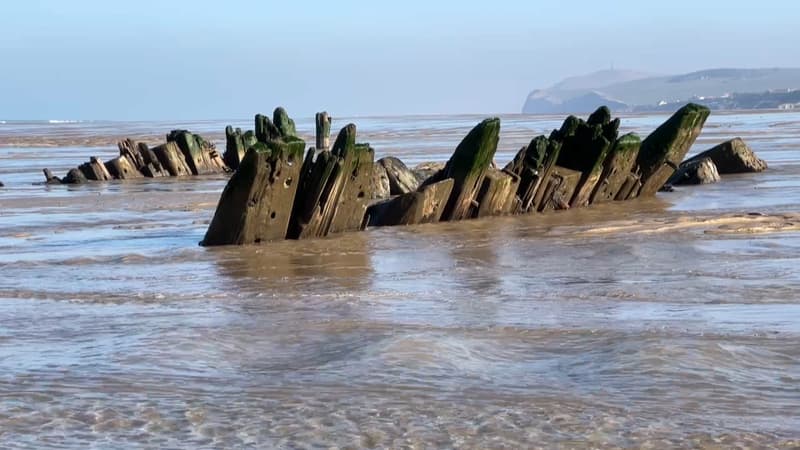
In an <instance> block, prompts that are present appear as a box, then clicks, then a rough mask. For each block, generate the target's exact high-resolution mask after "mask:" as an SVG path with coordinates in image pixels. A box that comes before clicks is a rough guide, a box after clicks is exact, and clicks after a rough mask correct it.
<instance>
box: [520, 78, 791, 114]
mask: <svg viewBox="0 0 800 450" xmlns="http://www.w3.org/2000/svg"><path fill="white" fill-rule="evenodd" d="M689 101H693V102H696V103H701V104H705V105H707V106H709V107H711V108H712V109H718V110H719V109H766V108H784V109H793V108H797V109H800V69H794V68H773V69H709V70H702V71H699V72H692V73H688V74H683V75H669V76H663V75H658V76H654V75H649V74H645V73H641V72H633V71H626V70H604V71H600V72H595V73H592V74H588V75H583V76H579V77H572V78H567V79H565V80H563V81H561V82H559V83H557V84H555V85H553V86H552V87H550V88H547V89H539V90H535V91H533V92H531V93H530V94H529V95H528V98H527V99H526V100H525V105H524V106H523V107H522V112H523V113H530V114H555V113H558V114H562V113H588V112H591V111H594V110H595V109H596V108H598V107H599V106H601V105H608V106H609V107H610V108H611V109H612V110H615V111H618V112H624V111H657V110H661V109H665V110H673V109H675V105H676V104H683V103H686V102H689Z"/></svg>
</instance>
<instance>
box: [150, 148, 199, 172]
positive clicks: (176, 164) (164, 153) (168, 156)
mask: <svg viewBox="0 0 800 450" xmlns="http://www.w3.org/2000/svg"><path fill="white" fill-rule="evenodd" d="M153 153H154V154H155V155H156V158H157V159H158V162H159V163H161V167H162V168H163V169H164V170H166V171H167V172H168V173H169V174H170V176H173V177H183V176H188V175H191V174H192V171H191V169H189V166H188V165H187V164H186V158H184V157H183V153H182V152H181V149H180V148H178V144H176V143H175V142H167V143H166V144H161V145H159V146H158V147H155V148H153Z"/></svg>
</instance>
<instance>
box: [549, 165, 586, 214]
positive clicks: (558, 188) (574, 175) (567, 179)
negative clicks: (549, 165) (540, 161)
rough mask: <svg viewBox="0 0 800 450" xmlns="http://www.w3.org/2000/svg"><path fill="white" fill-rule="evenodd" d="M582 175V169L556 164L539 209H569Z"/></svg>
mask: <svg viewBox="0 0 800 450" xmlns="http://www.w3.org/2000/svg"><path fill="white" fill-rule="evenodd" d="M582 176H583V174H582V173H581V172H580V171H577V170H572V169H567V168H566V167H561V166H555V167H554V168H553V171H552V173H551V174H550V178H549V184H548V188H547V189H546V190H545V194H544V198H543V199H542V203H541V204H540V205H539V210H540V211H548V210H553V209H569V208H570V199H572V197H573V196H574V194H575V190H576V189H577V188H578V184H579V183H580V181H581V178H582Z"/></svg>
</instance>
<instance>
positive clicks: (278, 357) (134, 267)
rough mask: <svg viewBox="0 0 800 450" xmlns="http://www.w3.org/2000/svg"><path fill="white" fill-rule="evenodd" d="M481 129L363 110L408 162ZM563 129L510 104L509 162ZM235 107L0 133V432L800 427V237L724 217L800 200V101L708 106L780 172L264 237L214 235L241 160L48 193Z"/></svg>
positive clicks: (444, 443)
mask: <svg viewBox="0 0 800 450" xmlns="http://www.w3.org/2000/svg"><path fill="white" fill-rule="evenodd" d="M480 119H481V117H478V116H455V117H441V116H437V117H406V118H397V117H384V118H363V119H352V120H353V121H355V122H356V123H357V124H358V125H359V134H360V136H361V139H360V140H362V141H369V142H370V143H372V144H373V146H374V147H375V148H376V152H377V154H378V156H382V155H385V154H394V155H398V156H400V157H401V158H402V159H403V160H404V161H407V162H408V163H409V164H415V163H418V162H422V161H427V160H444V159H446V158H447V156H448V155H449V153H450V152H451V151H452V149H453V148H454V147H455V145H456V144H457V143H458V141H459V140H460V139H461V137H463V135H465V134H466V132H467V131H468V129H469V127H471V126H472V125H474V123H476V122H477V121H479V120H480ZM664 119H665V117H664V116H632V117H626V118H624V119H623V129H624V131H638V132H640V133H642V134H646V133H647V132H649V131H650V130H652V129H653V128H654V127H655V126H657V125H658V124H659V123H661V122H662V121H663V120H664ZM347 120H348V119H342V120H337V121H336V122H335V123H334V126H335V127H336V126H343V125H344V124H345V123H346V122H347ZM560 120H561V118H558V117H535V116H519V115H515V116H508V117H503V139H502V141H501V149H500V152H499V153H498V157H497V161H498V162H499V163H501V164H502V163H504V162H505V161H507V160H508V159H510V157H511V156H512V155H513V154H514V152H515V151H516V150H517V149H518V148H519V147H520V146H522V145H524V144H525V143H526V142H527V141H529V140H530V139H531V138H532V137H533V136H534V135H535V134H540V133H546V132H548V131H549V129H551V128H553V127H556V126H558V124H559V122H560ZM226 123H228V122H226V121H208V122H198V123H182V124H181V123H176V124H173V123H163V122H162V123H113V122H111V123H106V122H103V123H77V124H61V123H59V124H45V123H25V124H21V123H16V122H10V121H9V122H8V123H6V124H0V143H6V144H8V143H10V142H14V143H15V144H14V146H8V145H7V146H6V147H2V148H0V180H2V181H3V182H4V183H5V184H6V186H7V187H6V188H4V189H2V190H0V273H2V275H3V276H2V278H0V445H1V446H2V447H19V448H42V447H68V448H86V447H98V448H107V447H111V448H114V447H136V446H141V447H148V448H152V447H159V448H162V447H163V448H169V447H189V448H221V447H223V448H237V447H259V448H271V447H286V448H295V447H299V448H305V447H308V448H329V447H341V448H347V447H379V448H403V447H407V448H432V447H433V448H438V447H445V448H446V447H459V448H489V447H491V448H497V447H501V448H502V447H506V448H521V447H536V446H541V447H548V448H551V447H564V448H572V447H586V446H591V447H635V448H641V447H652V448H666V447H707V448H729V447H732V446H736V445H740V446H745V447H746V446H753V447H760V446H773V447H781V446H783V447H793V446H797V445H800V431H799V430H800V412H799V411H800V346H798V345H797V344H798V342H799V341H798V338H800V300H798V299H800V271H798V269H797V267H798V262H800V256H798V248H800V233H798V232H797V231H793V230H791V229H782V230H777V232H775V231H771V232H763V233H750V232H741V229H738V228H726V227H725V225H724V223H723V222H724V221H725V220H734V221H746V220H749V219H748V217H750V216H745V215H743V213H748V212H759V213H763V214H768V215H777V214H784V213H797V212H798V209H799V208H798V205H799V204H800V177H799V176H798V175H800V152H798V150H800V115H798V114H796V113H795V114H791V113H764V114H718V115H714V116H712V118H711V119H710V121H709V124H708V126H707V127H706V129H705V130H704V133H703V135H702V136H701V138H700V140H699V141H698V144H697V146H696V147H695V149H693V152H694V151H698V150H700V149H704V148H706V147H708V146H709V145H711V144H713V143H716V142H719V141H721V140H724V139H726V138H730V137H733V136H742V137H744V138H745V139H746V140H747V141H748V142H749V143H750V145H751V146H752V147H753V148H754V149H755V150H756V152H757V153H759V155H760V156H761V157H763V158H764V159H766V160H767V161H768V163H769V164H770V170H769V171H768V172H766V173H764V174H758V175H738V176H733V177H726V179H725V180H724V181H723V182H722V183H719V184H717V185H711V186H701V187H694V188H681V189H679V190H678V191H676V192H674V193H669V194H666V193H663V194H659V195H658V196H657V198H655V199H650V200H637V201H633V202H626V203H624V204H620V203H616V204H609V205H602V206H600V207H592V208H588V209H583V210H575V211H566V212H560V213H552V214H547V215H533V216H526V217H508V218H494V219H488V220H476V221H469V222H462V223H453V224H450V223H448V224H437V225H428V226H418V227H403V228H384V229H373V230H368V231H366V232H363V233H356V234H350V235H344V236H337V237H336V238H332V239H322V240H316V241H306V242H281V243H276V244H270V245H263V246H258V247H249V248H210V249H206V248H201V247H199V246H197V242H198V241H200V240H201V238H202V236H203V234H204V232H205V228H206V227H207V223H208V221H209V219H210V218H211V215H212V214H213V210H214V207H215V205H216V201H217V199H218V196H219V193H220V191H221V189H222V187H223V186H224V184H225V177H221V176H220V177H198V178H187V179H183V180H175V179H172V180H144V181H134V182H110V183H102V184H95V185H90V186H77V187H76V186H43V185H34V184H33V183H36V182H40V181H42V180H43V177H42V175H41V169H42V168H43V167H49V168H51V169H53V171H54V172H56V173H57V174H61V173H63V172H65V171H66V170H67V169H68V168H70V167H73V166H75V165H77V164H78V163H79V162H81V161H84V160H86V159H88V157H89V156H90V155H97V156H101V157H104V158H106V157H108V158H110V157H111V156H112V155H114V154H115V153H116V151H115V150H114V149H113V148H111V146H109V145H108V144H109V143H110V142H113V137H115V136H124V135H127V134H130V135H135V136H141V137H143V138H146V139H152V140H154V141H157V140H158V139H160V138H159V136H161V135H162V134H163V133H165V132H166V131H168V130H169V129H170V128H173V127H185V128H191V129H193V130H197V131H201V132H205V133H207V134H208V133H211V134H210V136H211V137H212V138H214V139H217V140H218V139H220V137H221V136H220V135H219V134H218V133H219V131H221V130H222V129H223V127H224V125H225V124H226ZM231 123H235V124H238V125H239V126H243V127H244V126H247V125H248V121H238V122H233V121H231ZM298 127H299V128H300V131H301V132H306V133H308V132H309V131H310V130H311V122H310V121H307V120H306V121H298ZM65 130H66V131H65ZM214 133H217V134H214ZM65 135H66V136H67V137H66V138H65V137H64V136H65ZM85 143H89V144H90V145H92V147H87V146H86V145H87V144H85ZM219 145H221V143H220V144H219ZM752 217H758V216H752ZM737 230H738V231H737Z"/></svg>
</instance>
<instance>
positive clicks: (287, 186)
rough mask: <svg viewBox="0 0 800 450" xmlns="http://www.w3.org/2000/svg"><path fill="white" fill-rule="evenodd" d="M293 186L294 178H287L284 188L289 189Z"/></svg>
mask: <svg viewBox="0 0 800 450" xmlns="http://www.w3.org/2000/svg"><path fill="white" fill-rule="evenodd" d="M291 185H292V178H291V177H289V178H287V179H286V181H284V182H283V187H285V188H289V186H291Z"/></svg>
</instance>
